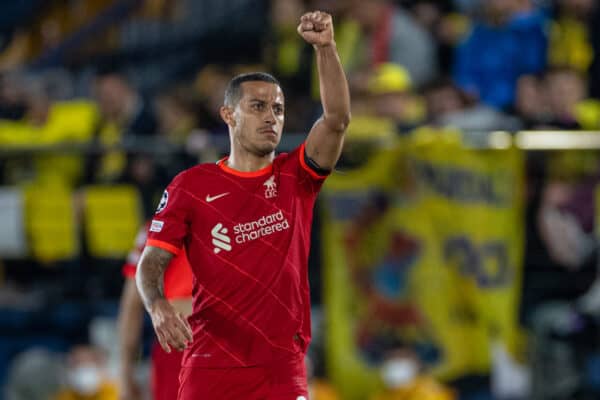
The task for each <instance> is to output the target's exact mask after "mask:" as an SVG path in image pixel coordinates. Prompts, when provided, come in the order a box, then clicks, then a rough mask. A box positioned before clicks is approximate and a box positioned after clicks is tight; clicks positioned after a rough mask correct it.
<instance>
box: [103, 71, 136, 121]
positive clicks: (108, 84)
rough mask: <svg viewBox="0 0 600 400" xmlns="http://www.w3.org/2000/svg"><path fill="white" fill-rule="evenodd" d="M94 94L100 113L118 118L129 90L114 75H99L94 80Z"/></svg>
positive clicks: (110, 117) (109, 117)
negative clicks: (98, 77)
mask: <svg viewBox="0 0 600 400" xmlns="http://www.w3.org/2000/svg"><path fill="white" fill-rule="evenodd" d="M95 95H96V99H97V101H98V105H99V107H100V111H101V112H102V115H104V116H105V117H106V118H108V119H111V120H112V119H118V117H119V115H120V114H121V113H123V108H124V107H125V106H124V104H125V101H126V99H128V97H129V90H128V88H127V86H126V84H125V83H124V82H122V81H121V80H120V79H119V78H117V77H114V76H105V77H101V78H100V79H98V80H97V82H96V87H95Z"/></svg>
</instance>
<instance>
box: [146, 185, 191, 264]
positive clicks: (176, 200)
mask: <svg viewBox="0 0 600 400" xmlns="http://www.w3.org/2000/svg"><path fill="white" fill-rule="evenodd" d="M184 177H185V175H184V173H181V174H179V175H177V176H176V177H175V179H173V181H172V182H171V184H170V185H169V186H168V187H167V189H165V191H164V192H163V195H162V197H161V199H160V202H159V204H158V208H157V209H156V213H155V215H154V217H153V218H152V221H151V222H150V226H149V228H148V239H147V240H146V245H147V246H153V247H159V248H161V249H163V250H167V251H168V252H170V253H173V254H178V253H179V251H180V250H181V247H182V246H183V240H184V239H185V237H186V236H187V234H188V227H189V215H190V213H189V206H190V203H189V198H188V196H187V194H186V192H185V187H184Z"/></svg>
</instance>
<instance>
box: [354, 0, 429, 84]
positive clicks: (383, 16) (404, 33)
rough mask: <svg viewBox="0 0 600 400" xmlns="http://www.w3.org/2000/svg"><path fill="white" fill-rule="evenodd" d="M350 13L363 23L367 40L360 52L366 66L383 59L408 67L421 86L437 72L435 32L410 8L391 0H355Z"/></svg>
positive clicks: (411, 75) (413, 79)
mask: <svg viewBox="0 0 600 400" xmlns="http://www.w3.org/2000/svg"><path fill="white" fill-rule="evenodd" d="M350 4H351V6H350V8H349V16H350V17H352V18H353V19H355V20H356V21H357V22H358V23H359V24H360V26H361V27H362V30H363V33H364V38H365V39H364V41H363V43H362V46H363V47H362V50H359V52H360V54H362V55H363V57H365V58H366V60H365V61H366V62H365V64H366V66H369V67H374V66H376V65H378V64H380V63H383V62H392V63H395V64H400V65H402V66H403V67H404V68H406V69H407V71H408V73H409V75H410V78H411V80H412V82H413V84H414V85H415V86H416V87H419V86H421V85H423V84H425V83H427V82H428V81H430V80H431V79H433V78H435V76H436V74H437V65H438V64H437V59H436V45H435V42H434V38H433V37H432V36H431V34H430V33H429V32H428V31H427V30H426V29H425V28H424V27H423V26H422V25H421V24H419V23H418V22H417V21H416V20H415V18H414V17H413V16H412V14H410V13H409V12H408V11H406V10H405V9H403V8H402V7H400V6H397V5H395V4H394V2H392V1H389V0H372V1H371V2H369V5H368V6H367V5H366V4H365V2H364V1H361V0H352V1H351V3H350Z"/></svg>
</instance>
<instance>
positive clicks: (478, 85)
mask: <svg viewBox="0 0 600 400" xmlns="http://www.w3.org/2000/svg"><path fill="white" fill-rule="evenodd" d="M483 7H485V8H484V11H485V17H486V18H485V19H484V20H482V21H478V22H476V23H475V24H474V26H473V28H472V30H471V32H470V33H469V35H468V36H467V38H466V40H465V41H464V42H463V43H462V44H461V45H459V46H458V47H457V48H456V53H455V58H454V66H453V78H454V80H455V81H456V83H457V84H458V86H459V87H461V88H462V89H463V90H465V91H466V92H468V93H469V94H471V95H473V96H476V97H477V98H479V99H480V100H481V101H482V102H483V103H484V104H487V105H489V106H492V107H496V108H499V109H506V108H508V107H510V106H511V105H512V104H513V101H514V97H515V90H516V85H517V79H518V78H519V76H521V75H523V74H535V73H538V72H540V71H542V70H543V69H544V68H545V66H546V51H547V37H546V33H545V29H544V26H545V18H544V16H543V15H542V13H541V12H539V11H538V10H536V9H535V8H534V6H533V5H532V4H531V1H530V0H489V1H486V2H484V3H483ZM508 60H510V61H508Z"/></svg>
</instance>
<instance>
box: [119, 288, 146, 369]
mask: <svg viewBox="0 0 600 400" xmlns="http://www.w3.org/2000/svg"><path fill="white" fill-rule="evenodd" d="M143 315H144V308H143V304H142V301H141V299H140V295H139V294H138V292H137V288H136V284H135V281H134V280H132V279H128V280H127V281H126V282H125V287H124V289H123V295H122V296H121V305H120V310H119V321H118V322H119V347H120V355H121V372H122V373H124V374H128V373H132V372H133V368H134V365H135V360H136V358H137V355H138V351H139V347H140V337H141V335H142V321H143Z"/></svg>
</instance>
